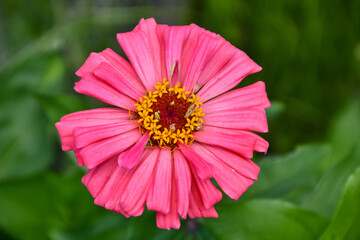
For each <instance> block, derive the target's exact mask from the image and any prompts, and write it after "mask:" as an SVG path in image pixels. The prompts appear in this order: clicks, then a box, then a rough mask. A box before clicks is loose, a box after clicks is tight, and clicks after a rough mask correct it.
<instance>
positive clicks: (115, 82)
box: [93, 62, 146, 100]
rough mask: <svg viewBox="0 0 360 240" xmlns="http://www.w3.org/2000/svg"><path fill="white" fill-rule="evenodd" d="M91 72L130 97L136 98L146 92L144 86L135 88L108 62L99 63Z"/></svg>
mask: <svg viewBox="0 0 360 240" xmlns="http://www.w3.org/2000/svg"><path fill="white" fill-rule="evenodd" d="M93 73H94V75H95V76H96V77H97V78H99V79H101V80H103V81H104V82H106V83H107V84H109V85H110V86H112V87H113V88H115V89H116V90H118V91H119V92H121V93H123V94H126V95H127V96H129V97H131V98H132V99H135V100H138V99H139V98H140V97H142V96H144V95H145V93H146V91H145V88H144V87H141V88H136V87H135V86H134V85H133V84H132V82H131V81H129V80H128V79H126V78H125V77H124V75H122V74H121V72H119V71H118V70H116V69H115V68H114V67H112V66H111V65H110V64H109V63H106V62H104V63H101V64H100V65H99V67H97V68H96V69H95V70H94V71H93Z"/></svg>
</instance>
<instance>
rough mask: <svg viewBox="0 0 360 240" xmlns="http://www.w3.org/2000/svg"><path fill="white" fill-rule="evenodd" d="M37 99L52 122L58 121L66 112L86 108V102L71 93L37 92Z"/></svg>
mask: <svg viewBox="0 0 360 240" xmlns="http://www.w3.org/2000/svg"><path fill="white" fill-rule="evenodd" d="M37 100H38V101H39V103H40V105H41V106H42V107H43V109H44V111H45V113H46V115H47V116H48V118H49V120H50V122H51V123H52V124H55V122H58V121H59V120H60V118H61V117H62V116H64V115H66V114H69V113H72V112H77V111H81V110H84V109H87V108H88V104H87V103H86V102H85V101H84V100H83V99H82V98H79V97H74V96H71V95H45V94H38V95H37Z"/></svg>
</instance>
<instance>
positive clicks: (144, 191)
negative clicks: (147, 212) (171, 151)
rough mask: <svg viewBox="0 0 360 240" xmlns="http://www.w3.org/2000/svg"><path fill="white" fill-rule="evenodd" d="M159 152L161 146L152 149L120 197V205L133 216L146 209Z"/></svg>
mask: <svg viewBox="0 0 360 240" xmlns="http://www.w3.org/2000/svg"><path fill="white" fill-rule="evenodd" d="M159 152H160V148H154V149H151V151H150V154H149V155H148V156H146V157H145V158H144V159H143V161H142V162H141V163H140V164H139V165H138V166H137V168H136V170H135V172H134V174H133V175H132V176H131V179H130V181H129V183H128V185H127V187H126V189H125V191H124V193H123V195H122V196H121V198H120V202H119V204H120V207H121V208H122V209H124V211H126V212H127V213H128V214H129V215H131V216H140V215H141V214H142V212H143V211H144V205H145V199H146V197H147V195H148V191H149V188H150V186H151V185H152V184H153V178H154V172H155V169H156V164H157V161H158V157H159Z"/></svg>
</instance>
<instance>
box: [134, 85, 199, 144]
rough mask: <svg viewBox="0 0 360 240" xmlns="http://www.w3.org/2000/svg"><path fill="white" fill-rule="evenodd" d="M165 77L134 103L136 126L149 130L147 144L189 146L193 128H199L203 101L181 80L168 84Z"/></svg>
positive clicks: (194, 129) (144, 130) (192, 137)
mask: <svg viewBox="0 0 360 240" xmlns="http://www.w3.org/2000/svg"><path fill="white" fill-rule="evenodd" d="M169 85H170V83H169V82H168V81H166V78H164V79H163V81H162V82H157V83H156V84H155V88H156V90H155V91H154V92H151V91H147V95H146V96H144V97H140V99H139V101H138V102H137V103H136V104H135V106H136V111H137V114H138V123H139V129H140V130H141V131H142V133H145V132H146V131H149V136H150V141H149V146H151V147H156V146H159V147H161V148H163V147H168V148H171V149H174V148H175V147H176V144H177V143H178V142H180V143H185V144H188V145H191V143H192V142H193V141H194V135H192V133H193V131H197V130H200V129H201V127H202V125H203V123H204V121H203V119H202V117H203V116H204V115H205V113H203V112H202V108H201V107H200V106H201V105H202V102H200V101H199V99H200V97H196V96H195V94H192V93H191V92H186V91H185V87H182V88H180V83H177V84H176V86H175V87H170V86H169Z"/></svg>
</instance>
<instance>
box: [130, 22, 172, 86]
mask: <svg viewBox="0 0 360 240" xmlns="http://www.w3.org/2000/svg"><path fill="white" fill-rule="evenodd" d="M168 27H169V26H167V25H159V24H157V23H156V21H155V19H154V18H148V19H141V20H140V22H139V24H138V25H137V26H136V27H135V29H134V30H141V31H143V32H144V33H145V34H146V36H147V39H148V40H149V44H150V46H151V49H152V50H153V58H154V68H155V71H157V75H158V76H159V77H160V80H161V79H163V78H164V77H166V69H165V50H164V45H165V44H164V31H165V29H166V28H168ZM160 80H158V81H160Z"/></svg>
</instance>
